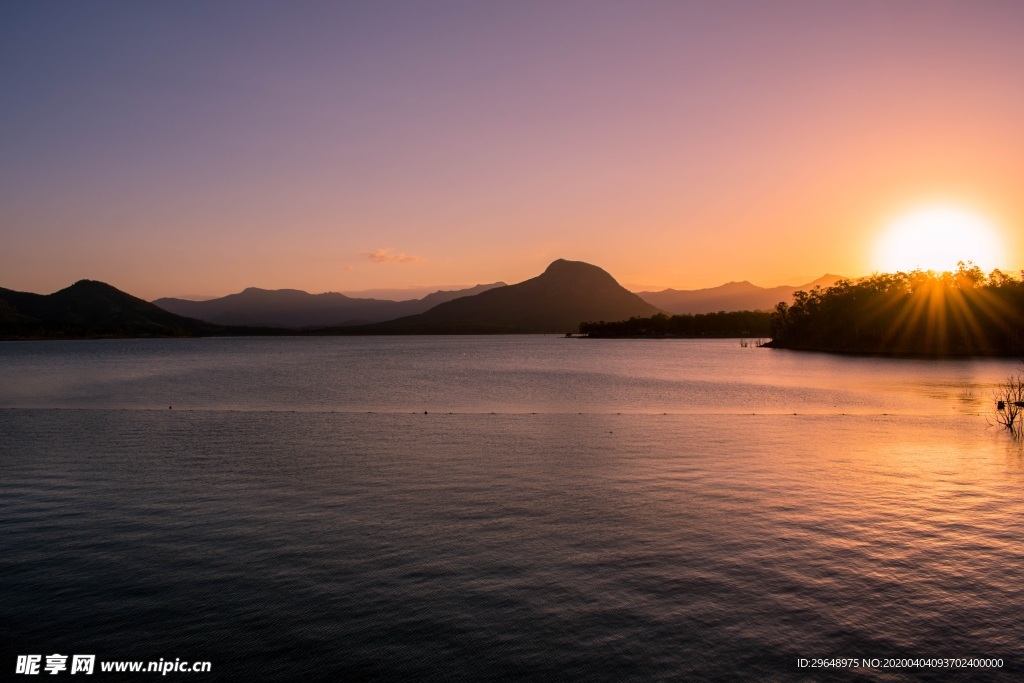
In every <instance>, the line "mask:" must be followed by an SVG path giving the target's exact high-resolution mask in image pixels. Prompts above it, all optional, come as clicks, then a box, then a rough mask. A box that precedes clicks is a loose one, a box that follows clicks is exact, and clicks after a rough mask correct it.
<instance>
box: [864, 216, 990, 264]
mask: <svg viewBox="0 0 1024 683" xmlns="http://www.w3.org/2000/svg"><path fill="white" fill-rule="evenodd" d="M1002 253H1003V244H1002V239H1001V238H1000V236H999V233H998V232H997V231H996V229H995V227H993V225H992V224H991V223H990V222H989V221H987V220H986V219H985V218H983V217H982V216H980V215H979V214H976V213H973V212H971V211H968V210H965V209H961V208H957V207H951V206H930V207H926V208H922V209H918V210H916V211H912V212H910V213H908V214H905V215H903V216H900V217H899V218H897V219H896V220H895V221H893V222H892V223H891V224H890V225H889V227H888V228H887V229H886V230H885V232H884V233H883V234H882V235H881V237H880V238H879V239H878V241H877V242H876V244H875V257H874V267H875V268H877V269H878V270H879V271H881V272H885V273H893V272H896V271H911V270H914V269H917V268H920V269H921V270H934V271H946V270H956V267H957V263H958V262H959V261H964V262H968V261H971V262H973V263H974V264H975V265H977V266H979V267H980V268H981V269H982V270H989V269H992V268H995V267H996V265H997V264H996V262H997V261H998V260H999V259H1000V257H1001V255H1002Z"/></svg>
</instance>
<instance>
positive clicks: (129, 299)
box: [0, 280, 222, 339]
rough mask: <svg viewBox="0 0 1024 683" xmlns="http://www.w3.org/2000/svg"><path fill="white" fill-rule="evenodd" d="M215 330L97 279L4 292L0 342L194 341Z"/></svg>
mask: <svg viewBox="0 0 1024 683" xmlns="http://www.w3.org/2000/svg"><path fill="white" fill-rule="evenodd" d="M220 332H222V330H221V329H220V328H219V327H218V326H215V325H211V324H209V323H205V322H202V321H199V320H192V319H189V318H184V317H182V316H179V315H175V314H173V313H170V312H168V311H165V310H164V309H162V308H159V307H158V306H154V305H153V304H151V303H149V302H148V301H143V300H142V299H138V298H136V297H134V296H131V295H130V294H125V293H124V292H122V291H121V290H119V289H116V288H115V287H111V286H110V285H108V284H105V283H103V282H96V281H94V280H80V281H78V282H76V283H75V284H73V285H71V286H70V287H67V288H65V289H62V290H60V291H59V292H54V293H53V294H46V295H43V294H31V293H28V292H15V291H13V290H10V289H2V288H0V338H5V339H40V338H45V339H60V338H74V339H80V338H95V337H194V336H200V335H208V334H217V333H220Z"/></svg>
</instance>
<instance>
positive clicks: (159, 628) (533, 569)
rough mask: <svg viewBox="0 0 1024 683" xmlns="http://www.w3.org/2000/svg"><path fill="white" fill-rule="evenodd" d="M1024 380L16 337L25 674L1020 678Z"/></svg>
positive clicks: (14, 595)
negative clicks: (1014, 431) (1001, 414)
mask: <svg viewBox="0 0 1024 683" xmlns="http://www.w3.org/2000/svg"><path fill="white" fill-rule="evenodd" d="M1015 369H1016V364H1015V363H1014V362H1012V361H998V360H983V361H949V362H935V361H912V360H882V359H870V358H839V357H832V356H827V355H819V354H799V353H792V352H784V351H772V350H768V349H751V348H742V347H740V345H739V343H738V342H737V341H735V340H726V341H706V342H703V341H625V340H567V339H562V338H558V337H455V338H445V337H432V338H424V337H408V338H357V339H344V338H342V339H331V338H310V339H270V338H268V339H231V340H228V339H204V340H167V341H160V340H133V341H101V342H40V343H3V344H0V437H2V438H0V482H2V489H0V530H2V533H0V629H2V634H0V637H2V641H0V642H2V645H0V648H2V649H3V652H2V657H3V659H2V661H0V666H2V667H4V668H5V669H6V670H7V672H8V673H11V672H13V670H14V660H15V655H17V654H31V653H36V654H51V653H54V652H59V653H64V654H70V653H92V654H96V655H97V657H98V659H99V660H101V661H102V660H105V659H106V660H111V659H115V660H116V659H122V660H129V659H138V660H147V661H148V660H158V659H160V658H164V659H171V660H173V659H174V658H179V657H180V658H181V659H187V660H209V661H211V662H213V672H212V673H211V674H192V675H189V674H173V673H172V674H168V676H169V677H175V676H184V677H186V678H189V679H191V680H199V679H200V678H202V679H203V680H349V679H352V680H362V679H386V680H420V679H424V680H467V681H475V680H506V679H520V678H521V679H532V680H701V679H715V680H780V681H788V680H922V679H923V680H1020V679H1021V677H1022V676H1024V653H1022V645H1021V643H1022V642H1024V617H1022V616H1021V615H1022V614H1024V495H1022V494H1024V456H1022V453H1021V450H1020V448H1019V447H1018V446H1016V445H1014V444H1013V443H1011V442H1010V441H1009V440H1008V439H1007V438H1006V436H1005V435H1004V434H1003V433H1001V432H1000V431H999V430H998V429H996V428H994V427H992V426H990V425H989V424H988V422H989V420H990V417H989V414H988V413H989V409H990V404H991V399H992V392H993V389H994V387H995V385H996V384H997V383H998V382H999V381H1001V380H1002V379H1004V378H1005V377H1006V376H1007V375H1008V374H1010V373H1011V372H1013V371H1015ZM169 406H173V409H169ZM801 657H804V658H813V657H858V658H867V657H878V658H885V657H1000V658H1002V659H1003V662H1004V666H1003V668H1002V669H996V670H986V671H960V672H956V671H951V670H932V671H928V670H921V671H909V670H907V669H902V670H892V671H885V670H881V669H864V668H862V669H858V670H838V671H831V672H820V671H809V670H807V669H800V668H798V667H797V660H798V658H801ZM65 675H66V674H65ZM97 675H98V676H100V677H103V675H102V674H99V673H97ZM108 676H113V674H108ZM120 676H121V677H122V678H130V677H129V676H126V675H124V674H121V675H120ZM25 680H28V679H27V678H25Z"/></svg>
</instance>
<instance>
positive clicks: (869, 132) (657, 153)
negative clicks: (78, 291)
mask: <svg viewBox="0 0 1024 683" xmlns="http://www.w3.org/2000/svg"><path fill="white" fill-rule="evenodd" d="M1021 35H1024V3H1022V2H1017V1H1009V2H993V1H987V2H986V1H984V0H971V1H965V2H958V1H954V0H928V1H922V2H917V1H915V0H901V1H899V2H872V1H870V0H862V1H858V2H831V1H829V0H812V1H807V2H797V1H786V0H780V1H778V2H753V1H747V2H737V1H734V0H722V1H717V2H703V1H702V2H686V1H684V0H676V1H672V2H648V1H644V0H637V1H629V2H626V1H625V0H623V1H621V2H602V1H600V0H587V1H585V2H573V1H570V0H555V1H545V2H530V1H524V0H516V1H512V0H507V1H501V0H496V1H495V2H448V1H446V0H432V1H430V2H402V1H396V2H352V3H350V2H341V1H337V2H313V1H307V2H301V3H289V2H283V1H282V2H262V1H259V0H246V1H245V2H230V1H223V0H222V1H219V2H215V3H210V2H192V1H189V0H176V1H175V2H150V1H142V2H139V1H131V2H105V1H103V0H92V1H90V2H65V3H59V2H28V1H11V2H5V3H2V4H0V102H2V107H0V120H2V122H3V124H2V125H0V286H2V287H6V288H8V289H17V290H22V291H34V292H40V293H49V292H52V291H56V290H58V289H60V288H63V287H65V286H67V285H69V284H71V283H72V282H74V281H76V280H79V279H82V278H89V279H96V280H102V281H104V282H108V283H110V284H112V285H114V286H115V287H118V288H120V289H123V290H125V291H128V292H130V293H132V294H135V295H136V296H141V297H143V298H147V299H153V298H157V297H161V296H180V295H205V296H214V295H224V294H228V293H231V292H237V291H240V290H241V289H243V288H245V287H249V286H257V287H264V288H271V289H275V288H295V289H304V290H307V291H311V292H321V291H356V290H363V289H374V288H405V287H413V286H428V285H432V284H438V283H445V284H446V285H451V284H453V283H462V284H465V285H472V284H476V283H484V282H494V281H497V280H502V281H505V282H508V283H512V282H518V281H521V280H524V279H526V278H529V277H532V276H534V275H537V274H538V273H540V272H542V271H543V269H544V268H545V267H546V266H547V264H548V263H550V262H551V261H552V260H554V259H556V258H568V259H573V260H582V261H587V262H590V263H594V264H596V265H599V266H601V267H602V268H604V269H605V270H607V271H609V272H610V273H611V274H612V275H613V276H615V277H616V278H617V279H618V280H619V281H620V282H621V283H623V284H624V285H626V286H627V287H630V288H631V289H634V290H641V289H662V288H665V287H675V288H684V289H692V288H699V287H710V286H715V285H718V284H722V283H724V282H727V281H732V280H750V281H752V282H754V283H756V284H760V285H763V286H774V285H780V284H792V285H798V284H802V283H805V282H808V281H810V280H812V279H814V278H816V277H818V276H821V275H823V274H825V273H836V274H840V275H846V276H859V275H866V274H868V273H870V272H871V271H872V270H874V269H876V267H875V264H874V263H873V262H872V253H874V252H873V250H874V249H875V245H876V244H878V243H879V240H880V239H881V236H882V235H883V234H884V232H885V230H886V228H887V226H889V225H891V224H892V223H893V221H894V220H896V218H897V217H898V216H900V215H902V214H905V213H906V212H908V211H914V210H917V209H919V208H920V207H927V206H931V205H934V204H936V203H939V204H944V205H952V206H956V207H960V208H963V209H965V210H968V211H970V212H972V214H973V215H975V216H978V217H981V218H983V219H984V220H985V221H986V222H987V223H989V224H991V225H992V226H993V227H994V229H995V230H997V231H998V233H999V234H1000V235H1001V236H1002V238H1003V240H1002V242H1003V246H1002V248H1001V253H1000V255H999V259H1000V260H999V262H998V263H993V264H991V266H998V267H1000V268H1004V269H1009V270H1015V269H1020V268H1021V267H1024V243H1022V242H1021V241H1020V240H1019V239H1018V238H1017V237H1016V235H1017V233H1019V232H1021V227H1022V226H1024V123H1022V122H1024V80H1022V78H1024V77H1022V74H1024V40H1021V39H1020V36H1021Z"/></svg>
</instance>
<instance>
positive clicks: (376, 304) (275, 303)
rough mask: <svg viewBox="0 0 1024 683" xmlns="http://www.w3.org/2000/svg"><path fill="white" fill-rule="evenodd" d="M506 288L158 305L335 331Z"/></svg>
mask: <svg viewBox="0 0 1024 683" xmlns="http://www.w3.org/2000/svg"><path fill="white" fill-rule="evenodd" d="M504 286H506V285H505V283H504V282H495V283H492V284H489V285H477V286H475V287H470V288H468V289H460V290H455V291H438V292H434V293H433V294H428V295H427V296H425V297H423V298H422V299H413V300H411V301H387V300H383V299H358V298H354V297H349V296H345V295H344V294H339V293H337V292H327V293H325V294H310V293H308V292H303V291H300V290H297V289H259V288H257V287H249V288H248V289H245V290H244V291H242V292H239V293H238V294H229V295H228V296H223V297H220V298H218V299H209V300H207V301H190V300H188V299H173V298H165V299H157V300H156V301H154V302H153V303H154V304H156V305H157V306H159V307H160V308H163V309H164V310H167V311H170V312H171V313H177V314H178V315H183V316H187V317H190V318H197V319H199V320H205V321H207V322H211V323H215V324H218V325H261V326H272V327H294V328H313V327H335V326H342V325H366V324H369V323H376V322H382V321H385V320H394V319H395V318H401V317H404V316H409V315H415V314H417V313H422V312H424V311H427V310H430V309H431V308H433V307H434V306H437V305H438V304H441V303H444V302H446V301H451V300H452V299H457V298H459V297H465V296H472V295H474V294H479V293H481V292H486V291H487V290H490V289H494V288H496V287H504Z"/></svg>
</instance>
